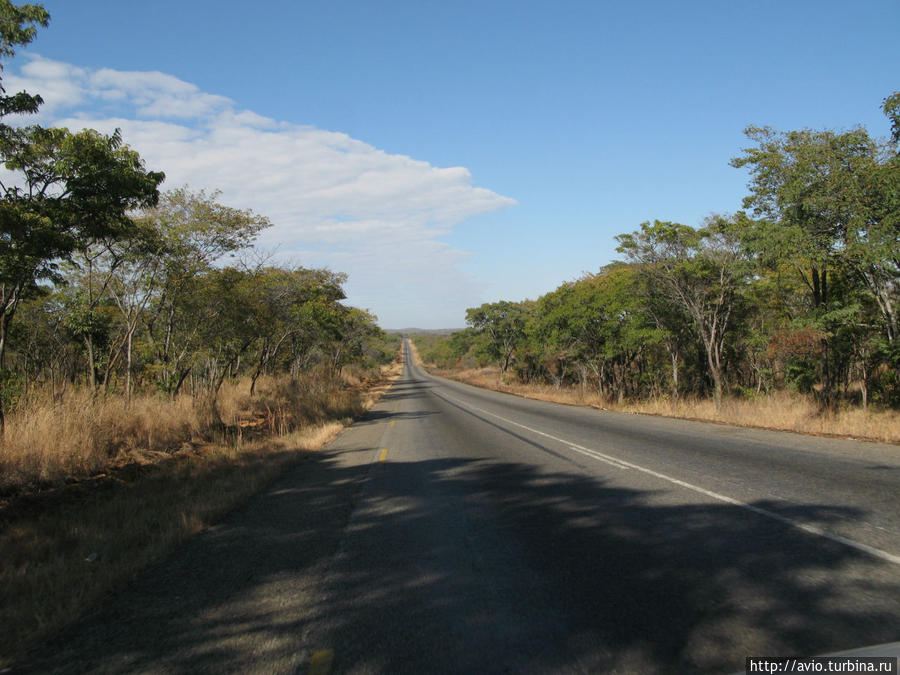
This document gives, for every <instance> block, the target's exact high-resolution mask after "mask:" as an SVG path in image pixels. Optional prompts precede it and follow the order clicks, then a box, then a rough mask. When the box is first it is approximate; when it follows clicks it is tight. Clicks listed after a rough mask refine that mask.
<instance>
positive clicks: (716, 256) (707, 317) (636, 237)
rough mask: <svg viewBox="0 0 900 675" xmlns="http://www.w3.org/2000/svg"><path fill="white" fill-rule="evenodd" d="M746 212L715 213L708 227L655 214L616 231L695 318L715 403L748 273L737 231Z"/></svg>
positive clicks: (622, 248)
mask: <svg viewBox="0 0 900 675" xmlns="http://www.w3.org/2000/svg"><path fill="white" fill-rule="evenodd" d="M741 221H743V217H742V216H737V217H736V218H733V219H728V218H723V217H718V216H714V217H711V218H709V219H708V220H707V222H706V223H705V227H703V228H701V229H694V228H692V227H689V226H687V225H681V224H679V223H672V222H667V221H659V220H656V221H654V222H653V223H650V222H645V223H642V224H641V229H640V230H638V231H635V232H632V233H631V234H623V235H619V236H618V237H616V240H617V241H618V242H619V246H618V249H617V250H618V251H619V252H621V253H624V254H625V255H626V256H627V257H628V258H629V259H630V260H631V261H633V262H635V263H638V264H640V265H641V266H642V270H643V272H644V273H645V274H647V275H648V276H649V277H650V278H651V279H652V280H653V282H654V283H655V284H657V285H658V287H659V289H660V290H661V291H662V292H663V293H665V295H666V296H667V297H668V299H669V300H670V301H671V302H673V303H675V304H677V305H678V306H679V307H681V308H682V309H683V310H684V311H685V312H686V313H687V314H688V316H690V317H691V320H692V321H693V323H694V328H695V330H696V331H697V334H698V335H699V337H700V340H701V342H702V343H703V348H704V350H705V353H706V362H707V366H708V372H709V375H710V377H711V378H712V381H713V395H714V398H715V401H716V405H720V404H721V402H722V391H723V387H724V370H725V346H726V341H727V340H728V338H729V336H730V331H731V330H732V328H733V327H734V323H735V318H736V314H737V310H738V309H739V306H740V303H741V296H742V293H743V290H744V288H745V286H746V284H747V282H748V278H749V271H750V268H749V260H748V259H747V257H746V256H745V254H744V252H743V249H742V247H741V246H740V242H739V239H738V237H737V229H738V228H739V223H740V222H741Z"/></svg>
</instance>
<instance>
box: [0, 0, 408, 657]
mask: <svg viewBox="0 0 900 675" xmlns="http://www.w3.org/2000/svg"><path fill="white" fill-rule="evenodd" d="M48 20H49V16H48V14H47V12H46V11H44V9H43V8H42V7H41V6H39V5H21V6H17V5H14V4H12V3H11V2H9V0H0V60H3V59H6V58H8V57H11V56H12V55H13V54H14V53H15V50H16V48H18V47H21V46H24V45H26V44H28V43H29V42H30V41H31V40H32V39H33V37H34V35H35V31H36V30H37V29H38V28H40V27H42V26H46V25H47V23H48ZM0 68H2V64H0ZM0 74H2V72H0ZM41 103H42V101H41V98H40V96H39V95H36V94H30V93H26V92H16V93H10V92H7V91H5V90H4V89H3V88H2V82H0V156H2V161H3V163H4V165H5V167H6V170H7V171H6V173H5V174H4V176H3V177H2V181H0V431H2V434H0V561H2V565H0V669H3V668H4V667H5V666H6V665H8V664H9V663H10V662H11V659H12V658H14V657H15V656H17V655H21V654H22V652H23V650H24V649H26V648H27V647H28V646H29V645H32V644H34V643H35V641H36V640H39V639H40V638H41V637H42V636H46V635H48V634H50V633H52V632H53V631H55V630H57V629H59V628H60V627H61V626H63V625H65V624H66V623H68V622H70V621H72V620H74V619H75V618H77V617H78V616H79V615H80V614H82V613H83V612H85V611H87V610H88V609H90V607H91V606H92V604H94V603H96V602H97V601H99V600H100V599H101V598H102V597H103V596H104V594H106V593H108V592H110V590H111V589H113V588H115V587H117V586H119V585H120V584H122V583H124V582H125V581H127V579H128V578H129V577H130V576H131V575H133V574H135V573H136V572H137V571H138V570H140V569H141V567H143V566H145V565H146V564H148V563H149V562H151V561H153V560H157V559H159V557H160V556H161V555H163V554H164V553H165V552H167V551H169V550H170V549H172V548H173V547H174V546H176V545H177V544H179V543H181V542H183V541H184V540H185V539H186V538H188V537H190V536H191V535H193V534H195V533H196V532H198V531H200V530H202V529H204V528H205V527H207V526H209V525H210V524H211V523H213V522H215V520H216V519H218V518H219V517H221V516H222V515H223V514H224V513H225V512H227V511H228V510H229V509H231V508H232V507H234V506H235V505H236V504H238V503H239V502H240V501H242V500H243V499H245V498H246V497H248V496H249V495H251V494H252V493H254V492H256V491H258V490H259V489H261V488H262V487H264V486H265V485H266V484H268V483H269V482H271V481H272V480H274V479H275V478H276V477H277V476H279V475H281V474H282V473H284V471H286V470H287V469H288V468H290V467H291V466H294V465H296V464H297V463H298V462H302V461H303V458H304V457H306V456H308V453H309V451H311V450H315V449H318V448H320V447H322V445H323V444H325V443H327V442H328V441H329V440H331V439H332V438H333V437H334V436H335V435H336V434H337V433H338V431H339V430H340V429H341V428H342V427H343V426H344V425H345V424H347V423H349V422H350V421H351V420H352V419H353V418H354V417H355V416H357V415H359V414H361V413H362V412H363V411H364V410H366V409H367V408H368V407H369V406H371V405H372V404H373V402H374V401H375V400H376V399H377V397H378V396H380V394H381V393H382V392H383V391H384V390H386V388H387V387H388V386H389V383H390V381H391V379H392V378H393V377H395V376H397V375H398V374H399V372H400V364H399V362H398V361H397V354H398V352H399V349H400V338H399V336H388V335H385V334H384V333H383V331H381V329H380V328H379V327H378V326H377V325H376V322H375V321H376V319H375V317H374V316H373V315H372V314H370V313H369V312H366V311H364V310H361V309H356V308H353V307H349V306H347V305H345V304H343V303H342V300H344V297H345V296H344V291H343V284H344V282H345V280H346V279H345V276H344V275H342V274H339V273H335V272H332V271H330V270H327V269H309V268H304V267H301V266H298V265H285V264H276V263H275V262H273V261H272V260H271V259H269V258H263V257H260V256H259V254H258V253H257V254H254V253H251V252H250V246H251V245H252V244H253V243H254V241H255V239H256V237H257V235H258V234H259V232H260V231H261V230H262V229H264V228H265V227H267V226H268V225H269V221H268V220H267V219H266V218H265V217H264V216H261V215H258V214H255V213H253V212H251V211H245V210H240V209H235V208H232V207H229V206H227V205H224V204H222V203H221V202H220V195H219V194H218V193H215V192H213V193H207V192H205V191H192V190H190V189H189V188H188V187H181V188H177V189H173V190H170V191H168V192H162V193H161V192H160V185H161V183H162V181H163V180H164V174H163V173H162V172H160V171H153V170H149V169H147V168H146V167H145V166H144V162H143V160H142V159H141V158H140V156H139V155H138V154H137V153H136V152H135V151H134V150H132V149H130V148H129V147H128V146H127V145H126V143H125V139H123V138H122V137H121V135H120V134H119V133H118V132H116V133H114V134H112V135H104V134H101V133H99V132H97V131H94V130H90V129H87V130H82V131H79V132H72V131H69V130H68V129H61V128H46V127H41V126H39V125H33V124H28V123H27V122H28V121H29V118H28V115H29V114H30V113H34V112H36V111H37V110H38V108H39V107H40V105H41Z"/></svg>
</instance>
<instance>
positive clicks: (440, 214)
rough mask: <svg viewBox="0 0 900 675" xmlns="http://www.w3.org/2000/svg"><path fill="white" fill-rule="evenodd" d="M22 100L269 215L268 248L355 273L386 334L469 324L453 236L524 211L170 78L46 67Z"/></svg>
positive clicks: (468, 286)
mask: <svg viewBox="0 0 900 675" xmlns="http://www.w3.org/2000/svg"><path fill="white" fill-rule="evenodd" d="M4 84H5V86H6V87H7V89H8V90H9V91H18V90H21V89H25V90H27V91H29V92H32V93H38V94H40V95H41V96H42V97H43V98H44V100H45V105H44V107H43V109H42V112H41V120H42V122H44V123H52V124H56V125H60V126H67V127H69V128H72V129H80V128H83V127H90V128H95V129H99V130H101V131H105V132H107V133H108V132H111V131H112V130H113V129H116V128H121V129H122V132H123V134H124V137H125V140H126V142H127V143H128V144H129V145H131V146H132V147H133V148H135V149H136V150H138V151H139V152H140V153H141V156H142V157H144V159H145V161H146V163H147V166H148V167H150V168H153V169H161V170H163V171H165V172H166V175H167V184H168V185H169V186H179V185H183V184H187V185H189V186H191V187H192V188H197V189H199V188H206V189H209V190H213V189H220V190H221V191H222V193H223V197H222V199H223V201H225V202H226V203H228V204H229V205H232V206H238V207H241V208H252V209H253V210H254V211H257V212H258V213H261V214H264V215H266V216H268V217H269V218H270V219H271V220H272V222H273V223H274V227H272V228H271V229H269V230H267V231H266V232H265V233H264V235H263V236H262V238H261V241H260V244H261V245H262V246H264V247H267V248H270V249H276V248H277V249H278V251H279V253H278V255H280V256H282V257H286V258H290V259H292V260H294V261H297V262H299V263H300V264H304V265H307V266H323V265H327V266H330V267H332V268H333V269H335V270H340V271H344V272H347V273H348V274H349V275H350V284H349V289H350V291H351V297H350V301H351V302H354V303H355V304H358V305H361V306H365V307H369V308H371V309H372V310H373V311H375V312H376V313H377V314H379V316H380V317H381V319H382V324H383V325H389V326H396V325H398V324H404V325H405V324H413V323H421V324H427V325H431V326H435V325H456V324H459V323H461V320H462V312H461V308H464V307H465V306H467V305H471V304H473V303H474V302H476V301H477V300H478V283H477V280H474V279H472V278H469V277H467V276H465V275H464V274H463V273H462V272H460V271H459V269H458V267H457V265H458V263H459V261H460V260H461V259H462V258H463V257H465V255H466V254H465V253H464V252H462V251H458V250H454V249H452V248H451V247H449V246H448V245H447V244H446V243H444V242H442V241H440V237H442V236H445V235H446V234H448V233H449V232H450V231H451V230H452V228H453V226H454V225H456V224H457V223H459V222H460V221H462V220H464V219H466V218H468V217H471V216H474V215H477V214H480V213H485V212H488V211H492V210H496V209H500V208H503V207H506V206H511V205H513V204H515V203H516V202H515V201H514V200H513V199H510V198H508V197H504V196H502V195H498V194H496V193H494V192H491V191H490V190H487V189H484V188H480V187H476V186H474V185H473V184H472V180H473V179H472V175H471V173H470V172H469V171H468V169H466V168H463V167H449V168H440V167H435V166H432V165H431V164H429V163H428V162H425V161H421V160H416V159H413V158H411V157H407V156H404V155H395V154H390V153H388V152H385V151H383V150H379V149H377V148H375V147H373V146H371V145H369V144H367V143H365V142H363V141H360V140H357V139H354V138H351V137H350V136H348V135H347V134H344V133H340V132H335V131H326V130H322V129H318V128H315V127H311V126H302V125H297V124H291V123H286V122H281V121H278V120H273V119H270V118H266V117H263V116H261V115H258V114H256V113H254V112H252V111H249V110H242V109H240V108H239V107H238V106H237V105H236V104H235V103H234V102H233V101H232V100H230V99H228V98H225V97H223V96H217V95H214V94H209V93H206V92H203V91H201V90H200V89H199V88H198V87H196V86H195V85H193V84H191V83H188V82H184V81H183V80H179V79H178V78H175V77H173V76H171V75H167V74H165V73H160V72H127V71H118V70H112V69H109V68H104V69H101V70H90V69H86V68H80V67H77V66H75V65H72V64H67V63H61V62H58V61H51V60H48V59H44V58H41V57H32V58H31V59H30V60H28V61H27V62H26V63H25V64H24V65H22V66H21V68H20V69H19V71H18V72H13V73H7V75H6V77H5V78H4Z"/></svg>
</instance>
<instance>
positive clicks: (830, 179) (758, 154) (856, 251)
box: [731, 103, 900, 404]
mask: <svg viewBox="0 0 900 675" xmlns="http://www.w3.org/2000/svg"><path fill="white" fill-rule="evenodd" d="M885 110H886V112H889V110H893V109H892V108H890V107H889V105H888V104H887V103H886V104H885ZM746 134H747V136H748V137H749V138H750V139H751V140H753V141H754V142H755V143H756V146H755V147H751V148H746V149H744V154H743V156H741V157H737V158H735V159H733V160H732V162H731V163H732V165H733V166H735V167H746V168H748V169H749V170H750V176H751V180H750V185H749V187H750V194H749V195H748V196H747V197H746V198H745V199H744V206H745V207H746V208H752V209H753V211H754V213H755V214H756V215H757V216H762V218H761V219H760V220H756V221H752V223H751V227H748V228H747V230H746V232H745V233H744V239H745V241H746V243H747V245H748V247H749V248H750V249H751V250H752V251H754V252H756V253H757V254H758V255H759V257H760V260H761V261H762V262H764V263H767V264H768V265H769V266H773V267H774V266H778V265H789V266H791V267H793V269H794V270H795V271H796V273H797V274H798V276H799V278H800V279H801V280H802V282H803V284H804V285H805V286H806V288H807V289H808V292H809V297H810V311H809V321H810V322H811V325H812V326H813V327H814V328H816V329H817V330H819V331H821V334H822V339H823V343H822V349H821V358H822V361H821V380H822V385H823V396H824V399H825V402H826V404H830V403H832V402H833V394H834V388H835V385H836V383H837V379H838V376H839V375H840V367H839V366H840V364H839V361H840V359H841V358H844V356H845V355H843V354H841V353H840V352H836V351H835V346H836V343H834V341H833V340H832V337H833V336H834V335H836V332H837V331H838V330H839V329H840V327H841V325H842V322H843V321H844V320H845V319H846V317H847V316H848V313H847V311H848V309H849V308H851V307H852V306H854V304H857V303H858V299H857V298H856V297H855V295H856V294H857V292H858V291H862V292H864V293H869V294H871V296H872V298H873V299H874V300H875V301H876V304H877V306H878V308H879V310H880V313H881V317H882V325H883V330H884V331H885V336H886V339H887V341H888V343H894V342H895V341H896V337H897V332H898V324H897V310H896V307H897V304H896V303H897V289H898V279H900V264H898V263H900V237H898V234H900V216H898V215H897V212H898V207H900V201H898V200H900V196H898V193H900V178H898V174H900V171H898V165H897V161H898V160H897V158H896V157H890V156H889V153H887V152H886V148H885V147H883V146H880V145H879V144H878V143H876V142H875V141H873V140H872V139H871V138H870V137H869V135H868V133H867V132H866V130H865V129H863V128H861V127H860V128H856V129H852V130H850V131H847V132H843V133H835V132H832V131H810V130H802V131H789V132H784V133H780V132H776V131H774V130H772V129H769V128H756V127H750V128H748V129H747V131H746ZM748 222H749V221H748ZM854 281H855V283H854ZM836 290H839V291H840V292H836ZM836 362H838V363H836Z"/></svg>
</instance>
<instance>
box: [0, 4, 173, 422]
mask: <svg viewBox="0 0 900 675" xmlns="http://www.w3.org/2000/svg"><path fill="white" fill-rule="evenodd" d="M48 20H49V16H48V15H47V13H46V12H45V11H44V10H43V8H41V7H39V6H37V5H23V6H21V7H16V6H15V5H12V4H11V3H9V2H6V1H4V2H2V3H0V56H5V57H8V56H11V55H13V54H14V53H15V48H16V47H17V46H22V45H25V44H27V43H28V42H30V41H31V40H32V38H33V37H34V33H35V29H36V26H38V25H46V24H47V21H48ZM0 89H2V84H0ZM40 104H41V99H40V97H39V96H33V95H30V94H27V93H25V92H20V93H18V94H14V95H12V96H10V95H7V93H6V91H5V90H2V97H0V114H2V117H6V116H7V115H10V114H14V113H16V114H21V113H33V112H36V111H37V109H38V106H39V105H40ZM2 117H0V159H2V161H3V162H4V164H5V166H6V168H7V169H8V170H9V171H11V172H13V174H14V176H15V178H14V179H13V180H12V181H10V182H8V183H0V371H3V370H4V368H5V365H4V355H5V351H6V345H7V336H8V333H9V326H10V323H11V321H12V320H13V317H14V316H15V313H16V309H17V308H18V306H19V304H20V302H21V301H22V299H23V298H24V297H25V296H26V295H27V294H28V293H29V292H31V291H32V290H33V289H34V288H35V285H36V284H37V283H38V282H39V281H43V280H50V281H59V280H60V279H61V277H60V275H59V263H60V261H63V260H66V259H68V258H70V256H71V255H72V254H73V252H75V251H77V250H81V249H84V248H87V247H88V246H90V245H91V244H92V243H93V242H94V241H97V240H98V239H103V238H105V239H116V238H125V237H128V236H130V234H131V232H132V231H133V222H132V220H131V217H130V214H131V212H132V211H134V210H136V209H140V208H143V207H147V206H151V205H153V204H155V203H156V201H157V199H158V198H159V192H158V186H159V184H160V183H161V182H162V180H163V178H164V176H163V174H162V173H160V172H155V171H147V170H146V169H145V168H144V164H143V161H142V160H141V158H140V157H139V156H138V154H137V153H136V152H134V151H133V150H131V149H130V148H129V147H128V146H126V145H125V144H124V143H123V142H122V138H121V135H120V134H119V132H118V131H116V132H115V133H114V134H113V135H111V136H105V135H103V134H100V133H98V132H96V131H93V130H87V129H86V130H83V131H81V132H79V133H70V132H69V131H68V130H66V129H55V128H51V129H47V128H43V127H41V126H38V125H29V126H10V125H8V124H6V123H4V122H2ZM0 400H2V399H0ZM2 421H3V411H2V407H0V425H2Z"/></svg>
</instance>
